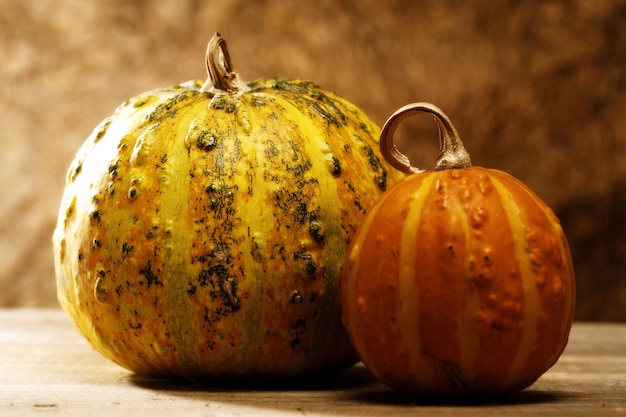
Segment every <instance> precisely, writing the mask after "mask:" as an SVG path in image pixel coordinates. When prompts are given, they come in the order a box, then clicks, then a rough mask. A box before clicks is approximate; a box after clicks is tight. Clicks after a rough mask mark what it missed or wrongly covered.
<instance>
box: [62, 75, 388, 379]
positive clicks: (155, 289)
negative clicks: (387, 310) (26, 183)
mask: <svg viewBox="0 0 626 417" xmlns="http://www.w3.org/2000/svg"><path fill="white" fill-rule="evenodd" d="M201 86H202V83H201V82H200V81H193V82H189V83H186V84H181V85H180V86H177V87H173V88H169V89H162V90H155V91H152V92H149V93H146V94H142V95H140V96H138V97H135V98H133V99H131V100H129V101H128V102H126V103H124V104H123V105H122V106H120V107H119V108H118V109H117V110H116V112H115V113H114V114H113V115H112V116H111V117H110V118H108V119H107V120H105V121H104V122H103V123H102V124H101V125H100V126H99V127H98V128H97V129H96V130H95V131H94V132H93V134H92V135H91V136H90V137H89V138H88V139H87V141H86V142H85V144H84V145H83V147H82V148H81V149H80V150H79V152H78V153H77V156H76V158H75V160H74V162H73V163H72V165H71V167H70V169H69V171H68V179H67V186H66V190H65V194H64V197H63V202H62V206H61V210H60V213H59V221H58V224H57V228H56V230H55V233H54V238H53V243H54V247H55V267H56V275H57V284H58V294H59V301H60V303H61V305H62V307H63V308H64V309H65V310H66V311H67V312H68V314H69V316H70V317H71V318H72V320H73V321H74V323H75V324H76V326H77V328H78V329H79V330H80V332H81V333H82V334H83V335H84V336H85V337H86V338H87V339H88V340H89V341H90V342H91V344H92V345H93V346H94V347H95V348H96V350H98V351H100V352H101V353H103V354H104V355H106V356H107V357H109V358H111V359H112V360H114V361H115V362H117V363H119V364H120V365H122V366H124V367H126V368H128V369H131V370H133V371H136V372H139V373H151V374H163V375H181V376H185V377H189V378H217V377H228V378H238V377H250V376H277V377H285V376H294V375H303V374H308V373H320V372H327V371H333V370H338V369H342V368H344V367H346V366H349V365H351V364H352V363H354V362H355V361H356V356H355V354H354V352H353V350H352V347H351V345H350V342H349V340H348V338H347V336H346V334H345V330H344V329H343V326H342V325H341V320H340V313H339V306H338V302H339V300H338V295H337V293H338V286H339V273H340V268H341V265H342V263H343V258H344V256H345V254H346V251H347V245H348V244H349V242H350V240H351V239H352V236H353V235H354V233H355V231H356V228H357V226H358V223H359V221H360V219H361V218H362V217H363V215H364V213H365V211H366V209H367V208H368V207H369V206H370V205H371V204H372V203H373V202H374V200H375V198H376V197H377V196H378V195H380V194H381V193H382V192H383V191H384V190H385V189H386V187H387V183H389V184H393V183H394V182H396V180H397V179H398V178H399V175H398V174H397V173H395V172H394V171H393V170H390V171H389V172H388V171H387V167H386V165H385V164H384V163H383V162H382V161H381V159H380V158H379V157H378V153H377V151H376V150H375V149H376V147H377V140H376V139H375V138H376V137H377V135H378V133H379V128H378V126H376V125H375V124H374V123H372V122H371V121H370V120H369V119H368V118H367V117H366V116H365V115H364V114H363V112H362V111H360V110H359V109H358V108H356V107H355V106H354V105H352V104H350V103H349V102H347V101H345V100H344V99H342V98H340V97H338V96H336V95H334V94H332V93H329V92H326V91H323V90H321V89H320V88H319V87H317V86H315V85H313V84H311V83H308V82H302V81H285V80H280V79H270V80H259V81H256V82H253V83H250V84H249V87H250V90H249V91H246V92H245V93H242V94H238V95H236V96H232V95H229V94H220V93H215V94H214V93H208V92H201V91H200V88H201Z"/></svg>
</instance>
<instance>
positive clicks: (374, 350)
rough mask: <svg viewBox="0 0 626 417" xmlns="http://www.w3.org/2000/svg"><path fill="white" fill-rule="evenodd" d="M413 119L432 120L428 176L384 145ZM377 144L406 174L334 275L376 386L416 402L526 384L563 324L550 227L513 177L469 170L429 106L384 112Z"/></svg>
mask: <svg viewBox="0 0 626 417" xmlns="http://www.w3.org/2000/svg"><path fill="white" fill-rule="evenodd" d="M421 111H426V112H429V113H432V114H434V115H435V116H436V117H437V118H441V120H439V119H437V120H438V122H439V125H440V132H441V136H442V138H443V139H442V142H443V144H442V154H441V158H440V160H439V162H438V163H437V168H436V170H435V171H426V172H425V171H421V170H419V169H417V168H414V167H411V166H410V164H409V162H408V159H406V157H405V158H401V157H400V158H398V157H397V155H399V152H398V151H397V150H396V149H395V147H390V145H389V142H390V140H391V139H390V138H391V137H392V135H393V130H395V125H397V124H398V123H399V121H400V120H401V119H402V118H404V117H407V116H409V115H411V114H414V113H416V112H421ZM442 120H443V122H442ZM392 125H393V126H392ZM381 147H382V148H383V156H385V158H386V159H387V160H388V161H389V162H390V163H392V164H394V165H395V166H396V167H398V168H400V169H403V170H404V171H407V172H413V173H412V175H409V176H408V177H406V178H405V179H404V180H402V181H400V182H399V183H398V184H396V185H395V186H393V187H391V188H390V189H389V190H388V191H387V192H386V193H385V194H384V195H383V197H381V199H380V200H378V201H377V202H376V203H375V204H374V206H372V207H371V208H370V210H369V211H368V213H367V214H366V217H365V219H364V220H363V222H362V223H361V226H360V228H359V231H358V232H357V236H356V238H355V239H354V240H353V242H352V244H351V248H350V251H349V256H348V259H347V261H346V264H345V266H344V269H343V272H342V288H341V298H342V308H343V320H344V324H345V326H346V328H347V330H348V333H349V335H350V337H351V340H352V342H353V344H354V346H355V349H356V350H357V352H358V353H359V356H360V357H361V359H362V360H363V362H364V363H365V365H366V366H367V367H368V368H369V369H370V370H371V371H372V373H373V374H375V375H376V376H377V377H378V378H380V379H381V380H382V381H383V382H385V383H387V384H388V385H390V386H392V387H394V388H396V389H398V390H401V391H405V392H407V393H410V394H413V395H418V396H423V397H436V398H463V397H494V396H499V395H504V394H506V393H510V392H513V391H517V390H520V389H523V388H525V387H527V386H529V385H531V384H532V383H533V382H534V381H535V380H536V379H537V378H538V377H539V376H541V375H542V374H543V373H544V372H545V371H547V370H548V369H549V368H550V367H551V366H552V365H553V364H554V363H555V362H556V361H557V359H558V358H559V356H560V354H561V353H562V352H563V350H564V348H565V346H566V344H567V340H568V335H569V331H570V327H571V324H572V320H573V313H574V299H575V283H574V271H573V266H572V259H571V255H570V251H569V248H568V243H567V240H566V238H565V235H564V233H563V230H562V228H561V226H560V223H559V221H558V219H557V218H556V216H555V215H554V213H553V212H552V210H551V209H550V208H549V207H548V206H547V205H546V204H545V203H544V202H543V201H542V200H541V199H540V198H539V197H538V196H537V195H536V194H535V193H534V192H532V191H531V190H530V189H529V188H528V187H527V186H525V185H524V184H523V183H522V182H520V181H519V180H517V179H515V178H514V177H512V176H510V175H509V174H506V173H505V172H502V171H499V170H495V169H486V168H481V167H475V166H471V162H470V160H469V155H467V154H466V153H465V150H464V148H463V145H462V143H461V142H460V139H458V134H457V133H456V130H455V129H454V127H453V126H452V125H451V123H450V122H449V120H448V119H447V116H445V115H444V114H443V113H442V112H441V111H440V110H439V109H437V108H436V107H434V106H432V105H430V104H428V103H415V104H413V105H409V106H406V107H404V108H402V109H400V110H399V111H398V112H397V113H395V114H394V116H392V118H390V121H388V122H387V124H386V125H385V126H384V127H383V134H382V136H381Z"/></svg>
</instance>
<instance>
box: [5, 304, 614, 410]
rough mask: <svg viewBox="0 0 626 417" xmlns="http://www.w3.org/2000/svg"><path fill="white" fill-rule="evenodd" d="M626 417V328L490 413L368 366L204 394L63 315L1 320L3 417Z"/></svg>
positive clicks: (597, 340) (30, 313) (594, 340)
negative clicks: (117, 360)
mask: <svg viewBox="0 0 626 417" xmlns="http://www.w3.org/2000/svg"><path fill="white" fill-rule="evenodd" d="M42 412H45V413H46V415H63V416H80V417H84V416H89V415H98V416H108V415H112V416H113V415H114V416H125V415H129V416H130V415H132V416H136V415H140V413H142V414H146V413H150V415H151V417H158V416H171V415H176V414H180V415H190V416H191V415H203V416H241V415H246V416H253V417H254V416H302V415H307V416H311V415H313V416H329V415H354V416H357V415H358V416H381V415H385V414H391V415H394V416H396V415H397V416H404V415H407V416H408V415H411V416H426V415H433V414H435V413H436V414H437V415H443V416H446V415H450V416H452V415H454V416H480V417H488V416H491V415H498V416H522V415H524V416H525V415H533V416H549V415H558V416H563V415H567V416H568V417H570V416H590V415H603V416H611V415H626V324H610V323H596V324H591V323H576V324H575V326H574V329H573V330H572V334H571V338H570V344H569V346H568V348H567V350H566V352H565V353H564V355H563V356H562V357H561V359H560V360H559V362H558V363H557V364H556V365H555V366H554V367H553V368H552V369H551V370H550V371H549V372H548V373H546V374H545V375H544V376H543V377H542V378H540V380H539V381H537V382H536V383H535V384H534V385H533V386H532V387H530V388H529V389H527V390H524V391H522V392H519V393H516V394H513V395H511V396H508V397H506V398H504V399H502V400H500V401H498V402H493V403H490V404H482V405H476V404H474V405H472V404H465V405H445V404H444V405H441V404H423V403H421V404H420V403H415V402H413V401H411V400H409V399H406V398H405V397H403V396H402V395H400V394H398V393H396V392H395V391H393V390H391V389H389V388H387V387H385V386H384V385H382V384H381V383H379V382H377V381H376V380H375V379H374V378H373V377H372V376H371V375H370V374H369V373H368V372H367V370H366V369H365V368H364V367H363V366H362V365H357V366H355V367H353V368H351V369H349V370H348V371H346V372H344V373H342V374H340V375H337V376H335V377H333V378H330V379H328V380H325V381H317V382H315V381H312V382H310V383H303V384H301V385H293V384H292V385H290V386H288V387H285V386H283V387H281V386H263V387H259V386H256V387H253V386H247V387H242V386H203V385H195V384H193V383H191V382H187V381H171V380H160V379H154V378H146V377H140V376H137V375H134V374H132V373H130V372H128V371H126V370H124V369H122V368H120V367H118V366H117V365H115V364H113V363H111V362H110V361H108V360H107V359H105V358H103V357H102V356H100V355H99V354H98V353H97V352H95V351H93V350H92V349H91V348H90V347H89V345H88V344H87V342H86V341H85V340H84V339H83V338H82V337H81V336H80V335H79V334H78V333H77V331H76V330H75V329H74V328H73V327H72V325H71V324H70V322H69V320H68V319H67V317H66V316H65V313H64V312H62V311H60V310H36V309H17V310H0V415H1V416H30V415H40V413H42Z"/></svg>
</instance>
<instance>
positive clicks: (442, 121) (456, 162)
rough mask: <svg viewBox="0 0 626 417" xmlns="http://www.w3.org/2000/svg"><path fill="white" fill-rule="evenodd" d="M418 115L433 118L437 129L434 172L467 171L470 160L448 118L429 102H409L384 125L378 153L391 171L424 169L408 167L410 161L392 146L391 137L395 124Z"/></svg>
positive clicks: (407, 171) (470, 164)
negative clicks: (464, 169) (436, 154)
mask: <svg viewBox="0 0 626 417" xmlns="http://www.w3.org/2000/svg"><path fill="white" fill-rule="evenodd" d="M419 112H426V113H430V114H432V115H433V116H434V117H435V121H436V122H437V127H438V128H439V146H440V152H439V157H438V158H437V162H436V163H435V170H436V171H441V170H444V169H459V168H469V167H470V166H472V161H471V159H470V156H469V154H468V153H467V151H466V150H465V147H464V146H463V142H462V141H461V138H460V136H459V133H458V132H457V130H456V128H455V127H454V125H453V124H452V121H451V120H450V118H449V117H448V116H447V115H446V114H445V113H444V112H443V111H441V109H439V108H438V107H437V106H435V105H433V104H430V103H411V104H407V105H406V106H403V107H401V108H399V109H398V110H396V111H395V112H394V113H393V114H392V115H391V117H389V119H388V120H387V121H386V122H385V125H384V126H383V129H382V131H381V134H380V151H381V153H382V155H383V157H384V158H385V160H386V161H387V162H388V163H389V164H390V165H391V166H393V167H394V168H396V169H398V170H400V171H402V172H406V173H418V172H423V171H424V170H422V169H420V168H417V167H414V166H412V165H411V161H409V158H408V157H407V156H406V155H404V154H403V153H402V152H400V151H399V150H398V149H397V148H396V146H395V144H394V143H393V135H394V133H395V131H396V128H397V127H398V124H400V122H401V121H402V120H404V119H405V118H407V117H409V116H412V115H414V114H416V113H419Z"/></svg>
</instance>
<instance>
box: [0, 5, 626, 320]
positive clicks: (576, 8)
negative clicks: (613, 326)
mask: <svg viewBox="0 0 626 417" xmlns="http://www.w3.org/2000/svg"><path fill="white" fill-rule="evenodd" d="M215 31H220V32H221V33H222V35H223V36H224V37H225V39H226V40H227V41H228V46H229V50H230V53H231V58H232V59H233V62H234V66H235V68H236V69H237V70H238V71H239V73H240V74H241V75H242V77H243V78H244V79H246V80H252V79H255V78H259V77H270V76H281V77H287V78H303V79H310V80H313V81H316V82H317V83H319V84H320V85H322V86H323V87H324V88H326V89H328V90H333V91H336V92H338V93H340V94H341V95H343V96H344V97H346V98H348V99H349V100H351V101H352V102H354V103H355V104H357V105H358V106H360V107H362V108H363V109H364V110H365V111H366V112H367V113H368V114H369V115H370V117H371V118H372V119H373V120H374V121H376V122H377V123H379V124H382V123H383V122H384V121H385V120H386V118H387V117H388V116H389V115H390V114H391V113H392V112H393V111H394V110H396V108H398V107H400V106H402V105H404V104H407V103H410V102H414V101H430V102H433V103H435V104H437V105H438V106H439V107H441V108H442V109H444V111H446V113H447V114H448V115H449V116H450V117H451V118H452V119H453V121H454V122H455V124H456V126H457V129H458V130H459V132H460V133H461V136H462V138H463V139H464V141H465V144H466V147H467V148H468V150H469V152H470V153H471V155H472V159H473V162H474V164H475V165H481V166H488V167H494V168H499V169H502V170H505V171H508V172H510V173H511V174H513V175H515V176H517V177H518V178H520V179H521V180H523V181H524V182H526V183H527V184H528V185H529V186H530V187H531V188H533V189H534V190H535V191H536V192H537V193H538V194H539V195H540V196H541V197H542V198H543V199H544V200H545V201H546V202H547V203H548V204H549V205H550V206H552V207H553V208H554V210H555V211H556V213H557V214H558V215H559V217H560V218H561V220H562V223H563V225H564V228H565V231H566V234H567V235H568V238H569V241H570V245H571V246H572V252H573V256H574V260H575V267H576V273H577V281H578V301H577V314H576V317H577V319H584V320H621V321H626V277H625V275H626V218H625V215H624V212H625V207H626V194H625V192H626V117H625V116H626V115H625V114H624V113H625V111H626V70H625V68H626V3H625V2H623V1H621V0H619V1H618V0H615V1H610V0H606V1H605V0H598V1H587V0H562V1H550V0H546V1H541V2H539V1H536V2H520V1H505V0H499V1H495V0H494V1H489V0H474V1H471V2H465V1H456V0H442V1H424V0H389V1H379V0H358V1H356V0H353V1H349V0H316V1H295V0H293V1H279V0H265V1H263V0H260V1H249V0H212V1H200V0H163V1H149V0H136V1H127V0H102V1H97V2H96V1H82V0H4V1H3V2H2V8H1V9H0V42H1V48H0V59H1V67H0V81H1V82H2V87H1V88H0V100H1V101H0V102H1V103H2V106H3V108H2V111H0V201H1V204H0V306H47V307H50V306H56V305H57V302H56V294H55V284H54V272H53V264H52V259H53V258H52V248H51V234H52V230H53V228H54V225H55V222H56V215H57V210H58V207H59V203H60V199H61V194H62V191H63V185H64V177H65V171H66V169H67V167H68V165H69V163H70V161H71V159H72V158H73V156H74V154H75V152H76V151H77V149H78V147H79V146H80V144H81V143H82V142H83V140H84V139H85V138H86V137H87V136H88V134H89V133H90V132H91V130H92V129H93V128H94V127H95V126H96V125H97V124H98V123H99V122H100V121H101V120H102V119H104V118H105V117H106V116H108V115H109V114H111V113H112V112H113V110H114V108H115V107H116V106H117V105H118V104H120V103H121V102H122V101H124V100H126V99H127V98H130V97H132V96H134V95H136V94H138V93H140V92H144V91H147V90H151V89H154V88H157V87H164V86H169V85H174V84H178V83H179V82H182V81H186V80H188V79H196V78H199V79H204V78H205V70H204V50H205V47H206V44H207V42H208V40H209V38H210V37H211V35H212V34H213V33H214V32H215ZM414 119H416V120H413V119H409V120H408V121H407V122H406V127H405V128H404V129H403V130H402V131H401V132H400V133H399V137H400V140H401V141H402V142H401V145H400V148H401V149H402V150H403V151H405V152H406V153H408V154H409V155H413V159H412V160H413V161H414V164H416V165H418V166H420V167H426V168H430V167H431V166H432V164H433V162H434V155H435V148H434V147H435V146H436V144H437V141H436V136H435V133H434V123H433V122H432V121H431V120H429V119H425V120H421V118H420V117H416V118H414ZM410 136H412V137H413V142H411V143H409V142H408V138H409V137H410Z"/></svg>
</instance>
